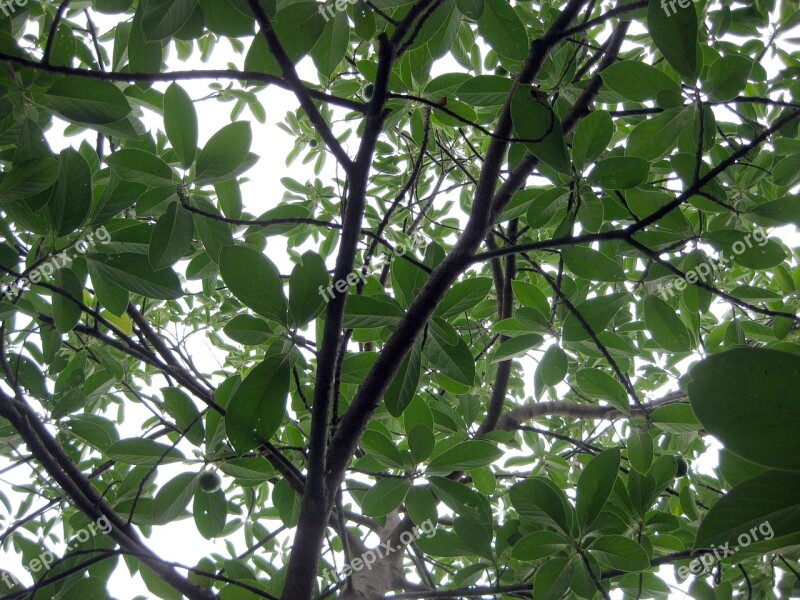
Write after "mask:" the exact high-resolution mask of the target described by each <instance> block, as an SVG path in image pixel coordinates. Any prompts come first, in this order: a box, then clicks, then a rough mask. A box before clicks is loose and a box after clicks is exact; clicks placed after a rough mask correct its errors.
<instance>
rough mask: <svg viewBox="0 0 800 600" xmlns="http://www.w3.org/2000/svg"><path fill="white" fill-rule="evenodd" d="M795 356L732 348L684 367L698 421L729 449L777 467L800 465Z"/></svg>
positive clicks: (799, 363)
mask: <svg viewBox="0 0 800 600" xmlns="http://www.w3.org/2000/svg"><path fill="white" fill-rule="evenodd" d="M798 386H800V357H798V356H797V354H793V353H788V352H781V351H778V350H771V349H766V348H734V349H732V350H729V351H727V352H723V353H721V354H714V355H712V356H709V357H708V358H706V359H705V360H703V361H701V362H700V363H698V364H696V365H694V367H693V368H692V369H691V371H690V372H689V399H690V401H691V403H692V409H693V410H694V413H695V414H696V415H697V418H698V420H699V421H700V423H702V424H703V427H704V428H705V429H706V430H707V431H708V432H709V433H710V434H711V435H713V436H715V437H717V438H718V439H719V440H720V441H721V442H722V443H723V444H724V445H725V447H726V448H727V449H728V450H731V451H733V452H735V453H737V454H739V455H740V456H742V457H743V458H746V459H748V460H750V461H753V462H756V463H758V464H761V465H766V466H768V467H772V468H776V469H792V470H800V441H798V438H797V435H796V433H797V428H798V426H800V405H798V403H797V402H796V401H793V400H795V399H796V398H797V390H798V389H800V387H798Z"/></svg>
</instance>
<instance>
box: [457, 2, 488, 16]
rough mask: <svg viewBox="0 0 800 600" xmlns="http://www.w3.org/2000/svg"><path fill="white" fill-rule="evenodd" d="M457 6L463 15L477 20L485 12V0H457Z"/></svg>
mask: <svg viewBox="0 0 800 600" xmlns="http://www.w3.org/2000/svg"><path fill="white" fill-rule="evenodd" d="M456 6H458V10H459V12H460V13H461V14H462V15H465V16H467V17H469V18H470V19H472V20H473V21H477V20H478V19H480V18H481V15H482V14H483V6H484V0H456Z"/></svg>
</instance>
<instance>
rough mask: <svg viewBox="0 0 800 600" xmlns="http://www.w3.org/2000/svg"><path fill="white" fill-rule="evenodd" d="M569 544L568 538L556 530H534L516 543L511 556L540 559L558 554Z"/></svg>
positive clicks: (519, 558) (521, 558)
mask: <svg viewBox="0 0 800 600" xmlns="http://www.w3.org/2000/svg"><path fill="white" fill-rule="evenodd" d="M567 546H568V540H566V539H565V538H564V537H563V536H561V535H559V534H557V533H556V532H554V531H534V532H533V533H529V534H528V535H526V536H525V537H523V538H522V539H521V540H519V541H518V542H517V543H516V544H514V549H513V550H512V551H511V557H512V558H515V559H516V560H539V559H540V558H546V557H548V556H553V555H555V554H558V553H559V552H561V551H562V550H564V549H565V548H567Z"/></svg>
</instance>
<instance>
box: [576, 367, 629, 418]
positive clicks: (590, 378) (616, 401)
mask: <svg viewBox="0 0 800 600" xmlns="http://www.w3.org/2000/svg"><path fill="white" fill-rule="evenodd" d="M575 383H576V385H577V386H578V388H579V389H580V390H581V391H582V392H583V393H584V394H586V395H587V396H589V398H592V399H598V400H605V401H607V402H608V403H610V404H612V405H613V406H614V407H615V408H618V409H619V410H621V411H622V412H624V413H626V414H630V410H631V409H630V406H629V404H628V394H627V393H626V392H625V388H624V387H623V386H622V384H621V383H620V382H619V381H617V380H616V379H614V378H613V377H612V376H611V375H609V374H608V373H606V372H605V371H602V370H600V369H594V368H590V369H581V370H580V371H578V372H577V373H575Z"/></svg>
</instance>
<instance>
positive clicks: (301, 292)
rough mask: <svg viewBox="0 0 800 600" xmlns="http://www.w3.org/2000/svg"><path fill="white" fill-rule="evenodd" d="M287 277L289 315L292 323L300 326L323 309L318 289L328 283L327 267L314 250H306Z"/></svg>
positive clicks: (321, 288) (323, 288) (322, 299)
mask: <svg viewBox="0 0 800 600" xmlns="http://www.w3.org/2000/svg"><path fill="white" fill-rule="evenodd" d="M300 261H301V262H300V263H298V264H297V265H295V267H294V269H292V274H291V276H290V277H289V317H290V321H291V323H292V325H294V326H302V325H305V324H306V323H308V322H309V321H310V320H312V319H313V318H315V317H316V316H317V315H318V314H319V313H320V312H321V311H322V309H323V307H324V305H325V299H324V298H323V297H322V295H321V293H320V290H322V291H324V290H325V288H326V287H327V285H328V280H329V277H328V268H327V267H326V266H325V261H324V260H322V257H321V256H320V255H319V254H317V253H316V252H311V251H308V252H306V253H304V254H303V256H302V257H300Z"/></svg>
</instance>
